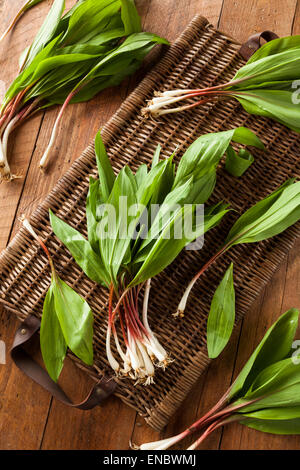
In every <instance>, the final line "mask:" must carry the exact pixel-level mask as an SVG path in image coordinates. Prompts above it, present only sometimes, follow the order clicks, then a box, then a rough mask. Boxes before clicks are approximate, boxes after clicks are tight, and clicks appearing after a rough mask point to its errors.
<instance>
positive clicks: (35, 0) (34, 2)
mask: <svg viewBox="0 0 300 470" xmlns="http://www.w3.org/2000/svg"><path fill="white" fill-rule="evenodd" d="M42 1H43V0H27V1H26V2H25V3H24V5H23V6H22V8H20V10H19V11H18V13H17V14H16V16H15V17H14V19H13V20H12V22H11V23H10V25H9V26H8V27H7V28H6V30H5V31H4V33H3V34H2V35H1V36H0V42H1V41H3V39H4V38H5V37H6V36H7V35H8V33H9V32H10V31H11V30H12V29H13V28H14V27H15V25H16V24H17V22H18V21H19V19H20V18H21V16H23V15H24V13H25V12H26V11H28V10H30V8H32V7H34V5H37V4H38V3H41V2H42Z"/></svg>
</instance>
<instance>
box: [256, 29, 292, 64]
mask: <svg viewBox="0 0 300 470" xmlns="http://www.w3.org/2000/svg"><path fill="white" fill-rule="evenodd" d="M295 47H297V48H298V47H300V35H295V36H287V37H283V38H278V39H273V41H269V42H267V43H266V44H264V45H263V46H261V47H260V48H259V49H258V50H257V51H256V52H254V54H253V55H252V56H251V57H250V59H249V60H248V62H247V64H251V63H252V62H256V61H257V60H259V59H262V58H263V57H268V56H271V55H274V54H278V53H280V52H284V51H286V50H287V49H292V48H295Z"/></svg>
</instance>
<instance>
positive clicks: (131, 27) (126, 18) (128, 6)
mask: <svg viewBox="0 0 300 470" xmlns="http://www.w3.org/2000/svg"><path fill="white" fill-rule="evenodd" d="M121 4H122V7H121V18H122V21H123V24H124V28H125V34H126V36H127V35H128V34H132V33H139V32H140V31H142V25H141V19H140V17H139V14H138V12H137V9H136V7H135V3H134V0H121Z"/></svg>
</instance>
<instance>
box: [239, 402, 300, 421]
mask: <svg viewBox="0 0 300 470" xmlns="http://www.w3.org/2000/svg"><path fill="white" fill-rule="evenodd" d="M242 414H243V416H247V417H248V418H257V419H260V420H272V421H281V420H289V419H295V418H300V406H290V407H284V408H283V407H282V408H266V409H263V410H257V411H252V412H249V413H242Z"/></svg>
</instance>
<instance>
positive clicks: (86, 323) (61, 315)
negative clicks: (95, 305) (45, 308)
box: [52, 275, 93, 365]
mask: <svg viewBox="0 0 300 470" xmlns="http://www.w3.org/2000/svg"><path fill="white" fill-rule="evenodd" d="M52 292H53V297H54V307H55V312H56V314H57V317H58V320H59V323H60V327H61V329H62V332H63V335H64V338H65V341H66V343H67V345H68V347H69V348H70V349H71V351H72V352H73V353H74V354H75V355H76V356H77V357H79V359H81V360H82V361H83V362H84V363H85V364H88V365H92V364H93V314H92V311H91V309H90V307H89V305H88V303H87V302H86V301H85V300H84V299H83V298H82V297H80V295H78V294H77V292H75V291H74V290H73V289H72V288H71V287H69V286H68V285H67V284H66V283H65V282H64V281H62V280H61V279H60V278H59V277H58V276H57V275H56V276H55V278H53V285H52Z"/></svg>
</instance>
